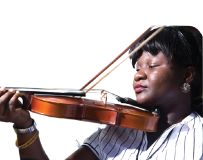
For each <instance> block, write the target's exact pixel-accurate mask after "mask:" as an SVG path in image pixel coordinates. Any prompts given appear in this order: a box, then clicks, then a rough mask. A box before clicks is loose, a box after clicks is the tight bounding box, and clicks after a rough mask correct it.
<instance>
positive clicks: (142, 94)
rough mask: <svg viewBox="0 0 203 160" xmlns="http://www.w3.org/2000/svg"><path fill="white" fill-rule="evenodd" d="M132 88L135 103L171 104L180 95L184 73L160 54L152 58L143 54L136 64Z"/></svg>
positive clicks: (146, 53)
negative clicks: (134, 94) (135, 99)
mask: <svg viewBox="0 0 203 160" xmlns="http://www.w3.org/2000/svg"><path fill="white" fill-rule="evenodd" d="M136 70H137V73H136V74H135V76H134V81H133V87H134V90H135V93H136V97H137V102H138V103H140V104H143V105H148V106H161V105H163V104H166V103H173V102H175V100H177V98H178V97H179V96H180V95H181V94H182V92H181V89H180V86H181V84H182V83H183V82H184V72H183V71H182V70H181V69H178V70H177V67H176V65H175V64H174V63H173V62H172V61H171V62H169V61H168V59H167V58H166V57H165V55H164V54H163V53H162V52H159V54H157V55H155V56H153V55H151V54H150V53H149V52H145V51H144V52H143V53H142V56H141V57H140V58H139V60H138V62H137V64H136Z"/></svg>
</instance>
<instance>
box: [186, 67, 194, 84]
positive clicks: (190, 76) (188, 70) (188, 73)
mask: <svg viewBox="0 0 203 160" xmlns="http://www.w3.org/2000/svg"><path fill="white" fill-rule="evenodd" d="M185 70H186V72H185V79H184V80H185V82H186V83H189V84H191V83H192V81H193V80H194V78H195V68H194V67H192V66H189V67H187V68H186V69H185Z"/></svg>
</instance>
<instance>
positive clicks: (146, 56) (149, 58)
mask: <svg viewBox="0 0 203 160" xmlns="http://www.w3.org/2000/svg"><path fill="white" fill-rule="evenodd" d="M150 61H159V62H168V58H167V57H166V56H165V55H164V54H163V52H161V51H160V52H159V53H158V54H156V55H153V54H151V53H150V52H147V51H143V53H142V55H141V56H140V58H139V59H138V61H137V65H141V64H142V63H147V62H150Z"/></svg>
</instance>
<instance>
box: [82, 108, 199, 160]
mask: <svg viewBox="0 0 203 160" xmlns="http://www.w3.org/2000/svg"><path fill="white" fill-rule="evenodd" d="M202 126H203V118H201V116H200V115H198V114H197V113H196V112H193V113H191V114H190V115H189V116H187V117H186V118H185V119H183V120H182V121H181V122H180V123H177V124H174V125H172V126H170V127H169V128H168V129H166V130H165V131H164V133H163V134H162V135H161V136H160V137H159V138H158V139H157V140H156V141H155V142H154V143H153V144H152V145H151V146H150V147H149V148H148V149H147V143H148V142H147V134H146V132H144V131H138V130H133V129H127V128H122V127H116V126H110V125H100V126H99V127H98V130H97V131H96V132H95V133H94V134H92V135H91V136H90V137H89V138H87V139H86V140H85V141H84V143H83V145H85V146H88V147H89V148H90V149H91V150H92V151H93V152H94V153H95V155H96V156H97V157H98V158H99V159H100V160H148V159H150V160H172V159H173V160H180V159H181V160H203V154H202V149H203V148H202V144H203V138H202V137H203V127H202Z"/></svg>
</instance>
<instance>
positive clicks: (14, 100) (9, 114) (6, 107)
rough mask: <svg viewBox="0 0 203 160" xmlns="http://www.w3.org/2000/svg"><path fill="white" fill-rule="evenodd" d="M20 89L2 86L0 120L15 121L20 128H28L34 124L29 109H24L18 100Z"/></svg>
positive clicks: (0, 92) (0, 90)
mask: <svg viewBox="0 0 203 160" xmlns="http://www.w3.org/2000/svg"><path fill="white" fill-rule="evenodd" d="M19 96H20V92H19V91H15V90H13V89H10V90H9V91H7V92H6V88H5V87H2V88H0V121H3V122H13V123H14V124H15V125H17V126H18V127H20V128H28V127H29V126H31V125H32V119H31V117H30V114H29V112H28V111H27V110H24V109H22V108H21V107H22V104H21V103H20V101H19V100H18V98H19Z"/></svg>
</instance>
